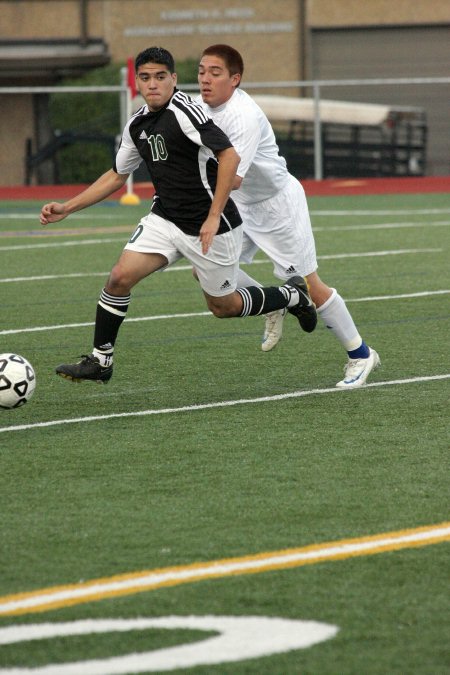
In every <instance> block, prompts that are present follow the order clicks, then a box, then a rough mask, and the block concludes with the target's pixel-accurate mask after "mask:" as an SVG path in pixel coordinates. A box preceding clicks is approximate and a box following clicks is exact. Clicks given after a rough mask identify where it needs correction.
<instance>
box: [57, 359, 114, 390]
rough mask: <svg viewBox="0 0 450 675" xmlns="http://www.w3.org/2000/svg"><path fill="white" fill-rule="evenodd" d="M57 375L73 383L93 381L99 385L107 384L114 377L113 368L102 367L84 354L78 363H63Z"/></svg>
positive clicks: (96, 360)
mask: <svg viewBox="0 0 450 675" xmlns="http://www.w3.org/2000/svg"><path fill="white" fill-rule="evenodd" d="M55 372H56V374H57V375H60V376H61V377H64V378H66V380H72V382H83V381H84V380H92V381H93V382H98V383H99V384H102V383H103V384H106V383H107V382H108V381H109V380H110V379H111V377H112V373H113V367H112V365H111V366H101V365H100V361H99V360H98V359H97V358H96V357H95V356H92V354H90V355H89V356H88V355H87V354H83V355H82V356H81V361H78V363H63V364H62V365H60V366H58V367H57V368H56V371H55Z"/></svg>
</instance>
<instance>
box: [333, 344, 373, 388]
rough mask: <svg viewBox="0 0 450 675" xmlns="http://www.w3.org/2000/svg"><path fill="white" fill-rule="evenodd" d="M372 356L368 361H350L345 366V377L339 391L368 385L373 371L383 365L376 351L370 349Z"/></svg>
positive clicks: (370, 355) (339, 384)
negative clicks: (367, 381)
mask: <svg viewBox="0 0 450 675" xmlns="http://www.w3.org/2000/svg"><path fill="white" fill-rule="evenodd" d="M369 351H370V354H369V356H368V357H367V359H349V360H348V362H347V364H346V365H345V368H344V372H345V377H344V379H343V380H341V381H340V382H338V383H337V385H336V387H339V389H356V388H357V387H362V386H364V385H365V384H366V380H367V378H368V377H369V375H370V373H371V372H372V370H375V368H378V366H379V365H381V361H380V357H379V356H378V354H377V352H376V351H375V349H372V348H371V347H369Z"/></svg>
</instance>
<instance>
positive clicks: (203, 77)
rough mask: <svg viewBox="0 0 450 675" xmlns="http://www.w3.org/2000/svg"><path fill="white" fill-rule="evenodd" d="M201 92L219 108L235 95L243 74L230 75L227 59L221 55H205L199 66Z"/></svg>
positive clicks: (209, 103) (211, 103) (207, 100)
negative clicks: (226, 63)
mask: <svg viewBox="0 0 450 675" xmlns="http://www.w3.org/2000/svg"><path fill="white" fill-rule="evenodd" d="M197 79H198V83H199V85H200V94H201V95H202V99H203V101H204V102H205V103H207V104H208V105H209V106H211V108H217V106H219V105H222V103H225V102H226V101H228V99H229V98H231V97H232V96H233V92H234V90H235V89H236V87H237V86H238V84H239V82H240V79H241V76H240V75H238V74H236V75H230V71H229V70H228V68H227V67H226V65H225V61H224V60H223V59H221V58H220V57H219V56H210V55H208V56H203V57H202V60H201V61H200V64H199V67H198V77H197Z"/></svg>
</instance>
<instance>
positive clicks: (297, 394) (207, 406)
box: [0, 373, 450, 433]
mask: <svg viewBox="0 0 450 675" xmlns="http://www.w3.org/2000/svg"><path fill="white" fill-rule="evenodd" d="M449 378H450V373H445V374H442V375H427V376H422V377H409V378H404V379H402V380H387V381H385V382H371V383H370V384H366V385H365V386H364V389H366V390H367V389H368V388H371V389H373V388H375V387H389V386H392V385H405V384H415V383H418V382H433V381H438V380H447V379H449ZM354 391H355V390H353V392H352V393H350V392H345V390H342V389H338V388H336V387H329V388H324V389H309V390H304V391H291V392H286V393H284V394H274V395H273V396H259V397H255V398H242V399H236V400H230V401H217V402H214V403H201V404H197V405H186V406H179V407H178V408H157V409H150V410H135V411H131V412H122V413H108V414H105V415H89V416H86V417H68V418H65V419H60V420H49V421H47V422H34V423H30V424H16V425H13V426H9V427H0V433H8V432H12V431H26V430H29V429H43V428H48V427H56V426H62V425H65V424H78V423H80V422H81V423H86V422H101V421H104V420H111V419H118V418H122V419H123V418H125V417H148V416H152V415H174V414H178V413H186V412H198V411H199V410H211V409H213V408H230V407H233V406H240V405H249V404H252V403H267V402H273V401H285V400H286V399H294V398H304V397H306V396H314V395H319V394H335V393H338V392H339V393H341V394H343V395H347V394H349V393H350V395H354Z"/></svg>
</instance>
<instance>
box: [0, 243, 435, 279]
mask: <svg viewBox="0 0 450 675" xmlns="http://www.w3.org/2000/svg"><path fill="white" fill-rule="evenodd" d="M443 250H444V249H442V248H403V249H396V250H391V251H366V252H364V253H334V254H332V255H319V256H317V259H318V260H341V259H345V258H372V257H377V256H389V255H407V254H418V253H442V251H443ZM251 264H252V265H269V264H272V263H271V261H270V260H269V259H268V258H266V259H264V260H254V261H253V262H252V263H251ZM191 269H192V265H177V266H175V267H169V268H167V269H166V270H164V272H185V271H186V270H191ZM102 276H104V277H107V276H109V272H73V273H70V274H42V275H39V276H31V277H5V278H4V279H0V284H7V283H12V282H15V281H50V280H54V279H79V278H82V279H85V278H86V277H102Z"/></svg>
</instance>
